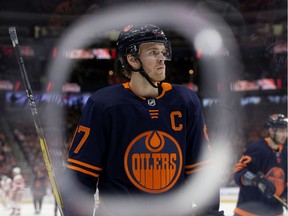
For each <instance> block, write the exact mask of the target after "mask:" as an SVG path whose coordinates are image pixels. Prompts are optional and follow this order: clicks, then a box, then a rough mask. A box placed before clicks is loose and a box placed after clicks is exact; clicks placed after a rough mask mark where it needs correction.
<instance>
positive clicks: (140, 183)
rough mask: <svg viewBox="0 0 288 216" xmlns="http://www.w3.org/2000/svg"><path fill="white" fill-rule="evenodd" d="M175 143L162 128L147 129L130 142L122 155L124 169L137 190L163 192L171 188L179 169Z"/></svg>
mask: <svg viewBox="0 0 288 216" xmlns="http://www.w3.org/2000/svg"><path fill="white" fill-rule="evenodd" d="M182 160H183V159H182V152H181V148H180V146H179V144H178V142H177V141H176V140H175V139H174V138H173V137H172V136H170V135H169V134H167V133H165V132H162V131H148V132H144V133H142V134H140V135H138V136H137V137H136V138H135V139H134V140H132V142H131V143H130V144H129V146H128V148H127V150H126V153H125V158H124V166H125V171H126V174H127V176H128V178H129V179H130V181H131V182H132V184H133V185H135V186H136V187H137V188H139V189H140V190H142V191H144V192H147V193H163V192H165V191H168V190H169V189H170V188H171V187H173V186H174V185H175V184H176V182H177V180H178V178H179V176H180V173H181V170H182V166H183V164H182V163H183V162H182Z"/></svg>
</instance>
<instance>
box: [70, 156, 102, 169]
mask: <svg viewBox="0 0 288 216" xmlns="http://www.w3.org/2000/svg"><path fill="white" fill-rule="evenodd" d="M68 162H71V163H75V164H79V165H81V166H84V167H87V168H89V169H93V170H97V171H102V168H100V167H96V166H92V165H90V164H87V163H84V162H81V161H78V160H75V159H71V158H68Z"/></svg>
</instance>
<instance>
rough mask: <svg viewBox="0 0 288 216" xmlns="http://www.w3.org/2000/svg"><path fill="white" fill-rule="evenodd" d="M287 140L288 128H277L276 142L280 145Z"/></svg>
mask: <svg viewBox="0 0 288 216" xmlns="http://www.w3.org/2000/svg"><path fill="white" fill-rule="evenodd" d="M286 139H287V128H277V129H276V131H275V140H276V142H277V143H278V144H283V143H285V141H286Z"/></svg>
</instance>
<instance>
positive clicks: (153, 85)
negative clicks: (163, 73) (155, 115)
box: [135, 59, 163, 95]
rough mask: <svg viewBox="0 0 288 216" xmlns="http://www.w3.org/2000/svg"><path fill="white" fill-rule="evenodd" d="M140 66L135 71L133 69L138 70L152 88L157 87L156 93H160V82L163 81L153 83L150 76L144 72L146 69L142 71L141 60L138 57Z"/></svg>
mask: <svg viewBox="0 0 288 216" xmlns="http://www.w3.org/2000/svg"><path fill="white" fill-rule="evenodd" d="M138 60H139V62H140V64H141V66H140V69H139V70H138V71H137V70H135V71H136V72H139V73H140V74H141V75H142V76H143V77H144V78H145V79H146V80H147V81H148V83H149V84H150V85H151V86H152V87H153V88H157V89H158V95H160V94H161V93H162V90H163V89H162V85H161V84H162V82H163V81H160V82H159V83H158V84H157V85H155V83H154V82H153V81H152V80H151V78H150V77H149V75H148V74H147V73H146V71H144V69H143V67H142V62H141V60H140V59H138Z"/></svg>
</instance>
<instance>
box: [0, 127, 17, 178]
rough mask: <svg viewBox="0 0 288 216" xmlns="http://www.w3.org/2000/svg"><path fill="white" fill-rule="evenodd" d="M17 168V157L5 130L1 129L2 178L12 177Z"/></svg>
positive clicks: (0, 157)
mask: <svg viewBox="0 0 288 216" xmlns="http://www.w3.org/2000/svg"><path fill="white" fill-rule="evenodd" d="M14 166H16V160H15V156H14V154H13V153H12V149H11V146H10V144H9V143H8V140H7V137H6V135H5V133H4V131H3V130H1V129H0V176H2V175H10V174H11V170H12V168H13V167H14Z"/></svg>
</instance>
